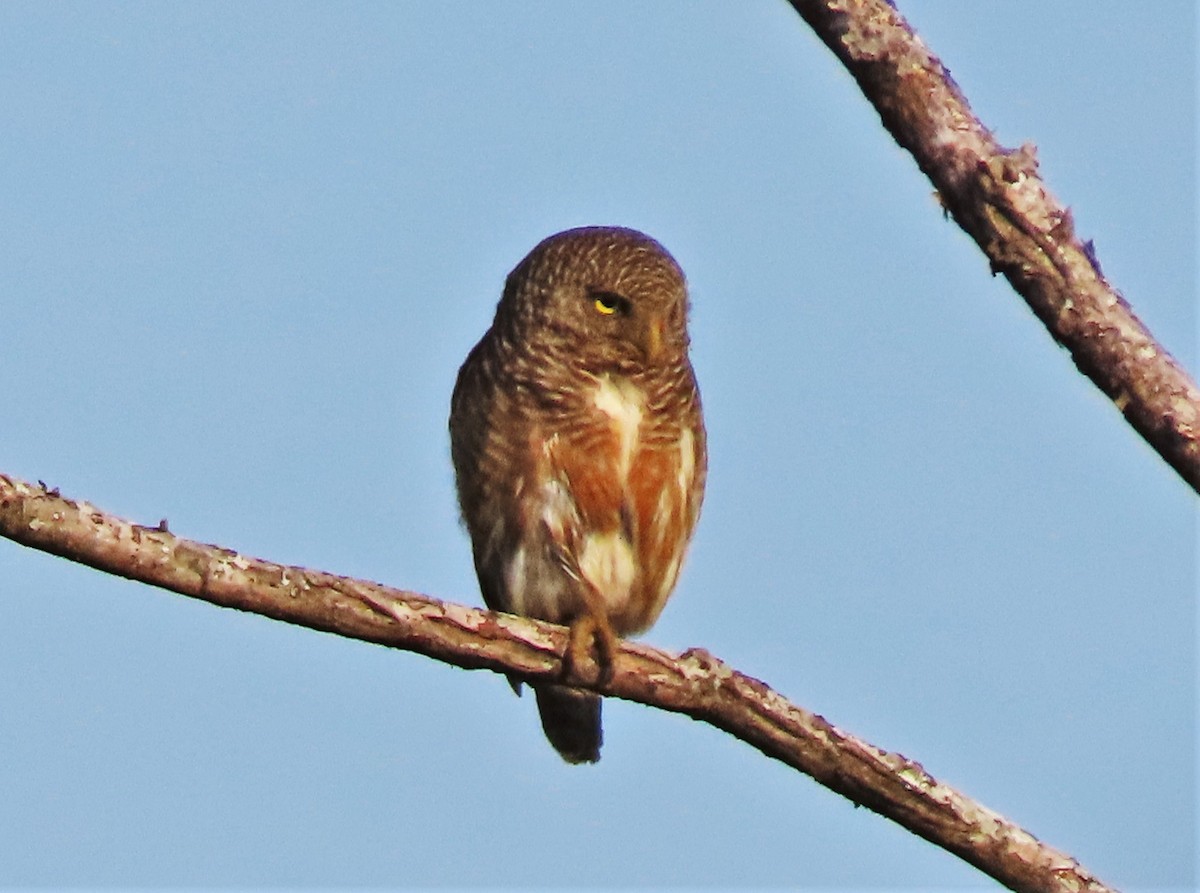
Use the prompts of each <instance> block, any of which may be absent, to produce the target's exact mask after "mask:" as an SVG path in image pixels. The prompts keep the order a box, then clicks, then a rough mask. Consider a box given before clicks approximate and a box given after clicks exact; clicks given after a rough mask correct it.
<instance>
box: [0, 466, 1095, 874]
mask: <svg viewBox="0 0 1200 893" xmlns="http://www.w3.org/2000/svg"><path fill="white" fill-rule="evenodd" d="M0 535H2V536H4V537H7V538H8V539H11V540H14V541H15V542H18V543H21V544H22V545H25V546H29V547H30V548H33V549H39V550H41V551H44V552H50V553H52V554H55V555H60V556H62V557H63V558H67V559H70V560H71V561H76V562H79V563H81V564H86V565H88V566H90V567H94V568H96V569H98V570H102V571H106V572H108V573H111V574H116V575H118V576H121V577H126V578H128V579H130V580H137V581H140V582H143V583H149V584H151V585H153V586H159V587H162V588H163V589H169V590H171V591H172V592H177V593H179V594H181V595H187V596H191V597H193V598H198V599H202V600H204V601H207V602H211V603H213V604H215V605H221V606H223V607H226V608H237V609H239V610H243V611H252V612H254V613H256V614H262V615H264V616H266V617H273V618H275V619H276V620H284V621H287V622H289V623H294V624H298V625H300V626H306V627H309V628H311V629H316V630H321V631H323V632H331V633H337V634H338V635H342V636H346V637H348V638H353V639H362V640H364V641H367V642H375V643H377V644H380V645H387V646H390V647H393V648H400V649H403V650H406V651H415V652H418V653H420V654H425V655H428V656H429V657H433V658H436V659H437V660H441V661H444V662H445V663H449V664H454V665H456V666H459V667H464V668H466V669H472V670H475V669H487V670H494V671H497V672H503V673H506V674H509V675H514V676H517V677H520V678H521V679H523V680H526V681H535V680H558V681H561V680H562V679H563V675H562V674H563V664H562V661H561V655H562V654H563V652H564V650H565V648H566V645H567V630H566V629H565V628H563V627H559V626H554V625H552V624H548V623H541V622H539V621H535V620H527V619H524V618H521V617H515V616H513V615H509V614H499V613H495V612H492V611H485V610H482V609H479V608H472V607H468V606H466V605H457V604H452V603H449V602H442V601H438V600H436V599H432V598H429V597H427V596H423V595H419V594H417V593H415V592H404V591H401V590H398V589H391V588H388V587H386V586H382V585H380V584H378V583H370V582H366V581H363V580H354V579H350V578H348V577H339V576H335V575H333V574H328V573H324V572H322V571H315V570H309V569H307V568H302V567H288V566H284V565H280V564H273V563H271V562H268V561H261V560H259V559H257V558H249V557H247V556H244V555H240V554H238V553H236V552H232V551H230V550H228V549H223V548H220V547H218V546H210V545H204V544H202V543H197V542H193V541H191V540H186V539H181V538H179V537H177V536H175V535H174V534H172V533H171V532H170V531H169V530H168V529H167V526H166V523H165V522H163V523H161V524H159V525H158V526H157V527H143V526H141V525H138V524H134V523H132V522H130V521H127V520H124V519H122V518H118V517H115V516H113V515H109V514H106V513H105V512H103V511H101V510H100V509H98V508H96V507H94V506H92V505H89V504H88V503H85V502H72V501H70V500H68V499H65V498H63V497H62V496H60V495H59V494H58V491H57V490H48V489H46V487H45V486H44V485H32V484H28V483H25V482H23V481H20V480H18V479H16V478H12V477H8V476H5V475H0ZM596 669H597V668H595V667H584V668H579V672H582V673H584V674H585V675H586V677H587V678H583V677H573V678H570V679H568V680H567V681H569V682H571V683H572V684H575V685H580V686H582V687H585V688H590V689H593V690H595V691H598V692H600V693H601V694H604V695H608V696H611V697H616V698H623V699H625V700H629V701H636V702H638V703H641V704H648V705H650V706H653V707H659V708H661V709H663V710H670V711H673V712H676V713H683V714H686V715H688V716H690V717H692V718H693V719H698V720H702V721H704V722H707V723H709V724H711V725H714V726H716V727H717V728H719V729H723V730H724V731H726V732H729V733H730V734H731V735H734V736H735V737H737V738H740V739H741V740H743V741H745V742H747V743H748V744H750V745H752V746H754V747H756V748H758V749H759V750H760V751H762V752H763V753H764V754H766V755H767V756H770V757H774V758H775V759H777V760H780V761H782V762H784V763H786V764H787V765H789V766H792V767H794V768H796V769H799V770H800V771H801V772H804V773H806V774H807V775H809V776H811V777H812V778H813V779H815V780H816V781H818V782H820V783H821V784H823V785H825V786H826V787H827V788H829V789H830V790H833V791H836V792H837V793H839V794H841V795H843V796H844V797H847V798H848V799H850V800H852V801H853V802H855V803H857V804H860V805H862V806H866V807H867V808H869V809H872V810H874V811H875V812H877V813H879V814H880V815H883V816H886V817H887V818H890V819H892V820H893V821H895V822H897V823H898V824H900V825H902V826H903V827H905V828H907V829H909V830H910V831H912V832H913V833H914V834H919V835H920V836H921V837H924V838H925V839H926V840H928V841H930V842H932V843H934V844H937V845H938V846H940V847H942V848H944V849H946V850H949V851H950V852H951V853H954V854H955V855H957V856H959V857H961V858H962V859H964V860H966V861H967V862H969V863H970V864H972V865H974V866H976V867H977V868H979V869H980V870H981V871H984V872H985V873H987V874H989V875H991V876H992V877H993V878H995V879H996V880H998V881H1000V882H1001V883H1003V884H1006V885H1007V886H1009V887H1010V888H1012V889H1014V890H1022V891H1046V893H1051V891H1055V893H1058V891H1093V893H1100V891H1106V890H1108V889H1109V888H1108V887H1106V886H1105V885H1104V884H1102V883H1101V882H1100V881H1098V880H1097V879H1096V878H1094V877H1093V876H1092V875H1091V874H1090V873H1088V872H1087V871H1086V870H1085V869H1084V868H1083V867H1082V866H1080V865H1079V863H1078V862H1076V861H1075V860H1074V859H1072V858H1071V857H1069V856H1067V855H1066V854H1065V853H1061V852H1059V851H1057V850H1054V849H1052V848H1051V847H1048V846H1046V845H1044V844H1042V843H1041V842H1040V841H1038V840H1037V839H1036V838H1035V837H1033V835H1031V834H1029V833H1028V832H1027V831H1024V830H1022V829H1021V828H1020V827H1018V826H1016V825H1014V824H1013V823H1011V822H1009V821H1008V820H1006V819H1004V818H1003V817H1001V816H999V815H997V814H996V813H994V812H992V811H991V810H989V809H987V808H986V807H984V806H982V805H980V804H978V803H975V802H973V801H971V800H970V799H969V798H967V797H965V796H963V795H962V794H960V793H958V792H957V791H954V790H953V789H951V788H949V787H947V786H945V785H943V784H940V783H939V782H938V781H937V780H935V779H934V778H932V777H931V776H930V775H929V774H928V773H926V772H925V770H924V769H923V768H922V767H921V766H920V764H919V763H915V762H913V761H911V760H908V759H906V758H905V757H903V756H901V755H900V754H896V753H888V752H887V751H884V750H880V749H879V748H876V747H873V746H872V745H870V744H868V743H866V742H864V741H860V740H858V739H857V738H854V737H853V736H851V735H848V734H847V733H845V732H843V731H842V730H840V729H838V728H837V727H836V726H834V725H832V724H831V723H829V722H827V721H826V720H825V719H823V718H822V717H820V716H817V715H816V714H813V713H810V712H808V711H807V710H804V709H803V708H801V707H797V706H795V705H794V704H791V703H789V702H788V701H786V700H785V699H784V698H783V697H782V696H781V695H779V694H777V693H776V692H774V691H772V690H771V689H770V688H768V687H767V686H766V685H764V684H763V683H762V682H760V681H758V680H757V679H753V678H751V677H749V676H746V675H744V674H742V673H739V672H737V671H736V670H734V669H732V668H731V667H729V666H727V665H726V664H724V663H722V662H721V661H720V660H718V659H716V658H715V657H713V656H712V655H711V654H709V653H708V652H706V651H704V650H702V649H691V650H689V651H687V652H685V653H684V654H682V655H680V656H678V657H675V656H673V655H670V654H667V653H665V652H663V651H659V650H657V649H654V648H650V647H648V646H645V645H640V644H636V643H633V642H622V643H621V648H620V650H619V651H618V653H617V655H616V657H615V661H614V665H613V674H612V678H611V680H610V681H609V682H608V684H606V685H600V684H598V681H597V677H598V673H597V672H596Z"/></svg>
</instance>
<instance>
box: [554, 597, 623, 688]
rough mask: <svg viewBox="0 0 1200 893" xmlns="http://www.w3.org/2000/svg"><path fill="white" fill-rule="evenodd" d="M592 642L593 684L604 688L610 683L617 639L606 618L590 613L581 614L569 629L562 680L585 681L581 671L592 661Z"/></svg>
mask: <svg viewBox="0 0 1200 893" xmlns="http://www.w3.org/2000/svg"><path fill="white" fill-rule="evenodd" d="M593 643H594V644H595V646H596V657H595V660H596V667H597V673H596V684H597V685H600V686H607V685H608V684H609V683H610V682H612V677H613V663H614V661H615V660H616V655H617V648H618V647H619V640H618V639H617V634H616V633H615V632H613V628H612V626H610V625H609V622H608V618H607V617H604V616H603V615H601V616H596V615H594V614H584V615H582V616H580V617H578V618H577V619H576V620H575V621H574V622H573V623H572V624H571V626H570V636H569V637H568V639H567V650H566V652H565V653H564V654H563V680H564V681H570V680H571V679H581V680H586V679H587V678H588V675H585V674H584V672H583V668H584V667H585V666H587V664H588V663H589V661H590V660H591V658H592V654H591V651H592V645H593ZM589 675H590V674H589Z"/></svg>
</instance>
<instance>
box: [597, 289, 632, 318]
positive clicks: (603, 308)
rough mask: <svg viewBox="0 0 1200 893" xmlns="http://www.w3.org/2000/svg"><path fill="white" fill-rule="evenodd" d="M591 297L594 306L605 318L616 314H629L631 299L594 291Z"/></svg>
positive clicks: (611, 293) (613, 293)
mask: <svg viewBox="0 0 1200 893" xmlns="http://www.w3.org/2000/svg"><path fill="white" fill-rule="evenodd" d="M589 296H590V297H591V299H592V306H593V307H595V308H596V310H597V311H598V312H599V313H603V314H604V315H605V316H611V315H612V314H614V313H620V314H622V315H624V314H626V313H628V312H629V299H628V298H626V297H623V296H622V295H618V294H616V293H615V292H611V291H593V292H591V293H590V295H589Z"/></svg>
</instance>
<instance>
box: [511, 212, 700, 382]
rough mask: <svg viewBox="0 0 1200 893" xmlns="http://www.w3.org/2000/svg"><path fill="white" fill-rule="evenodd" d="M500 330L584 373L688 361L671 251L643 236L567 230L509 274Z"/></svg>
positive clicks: (682, 287) (681, 287)
mask: <svg viewBox="0 0 1200 893" xmlns="http://www.w3.org/2000/svg"><path fill="white" fill-rule="evenodd" d="M495 326H496V328H498V329H501V330H504V329H509V330H510V331H511V332H512V334H513V335H514V336H515V339H516V341H517V342H518V343H524V344H540V345H544V346H546V347H556V348H558V349H559V350H561V351H570V352H572V353H573V354H574V361H575V362H576V363H577V364H578V365H579V366H581V367H604V366H612V367H616V368H629V367H633V368H637V367H650V366H655V365H660V364H663V363H667V364H670V363H671V362H672V361H677V360H678V359H679V358H680V357H683V356H686V354H687V347H688V334H687V286H686V284H685V281H684V277H683V271H682V270H680V268H679V265H678V264H677V263H676V262H675V259H674V258H673V257H671V255H670V254H669V253H668V252H667V250H666V249H665V248H663V247H662V246H661V245H660V244H658V242H656V241H655V240H654V239H652V238H650V237H649V236H647V235H645V234H643V233H640V232H638V231H637V230H632V229H624V228H621V227H604V226H593V227H580V228H578V229H569V230H566V231H565V232H561V233H557V234H556V235H553V236H550V237H549V238H547V239H545V240H544V241H542V242H541V243H540V244H539V245H537V247H535V248H534V249H533V250H532V251H531V252H530V253H529V254H528V255H527V256H526V257H525V259H524V260H522V261H521V263H519V264H518V265H517V267H516V269H514V270H513V271H512V272H511V273H510V274H509V276H508V280H507V281H506V283H505V286H504V295H503V297H502V298H501V299H500V304H499V306H498V307H497V310H496V322H495ZM510 327H511V328H510Z"/></svg>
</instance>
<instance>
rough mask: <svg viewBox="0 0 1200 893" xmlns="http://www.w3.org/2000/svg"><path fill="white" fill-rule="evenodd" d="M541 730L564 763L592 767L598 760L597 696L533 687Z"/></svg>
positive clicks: (562, 688)
mask: <svg viewBox="0 0 1200 893" xmlns="http://www.w3.org/2000/svg"><path fill="white" fill-rule="evenodd" d="M533 693H534V694H535V695H536V696H537V705H538V713H540V714H541V717H542V730H543V731H544V732H545V733H546V737H547V738H548V739H549V740H550V743H551V744H553V745H554V749H555V750H557V751H558V754H559V756H561V757H562V758H563V759H564V760H566V761H567V762H568V763H595V762H596V761H597V760H599V759H600V743H601V742H602V741H603V740H604V733H603V731H602V730H601V728H600V696H599V695H597V694H593V693H592V692H590V691H584V690H583V689H579V688H568V687H566V686H565V685H535V686H533Z"/></svg>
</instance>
